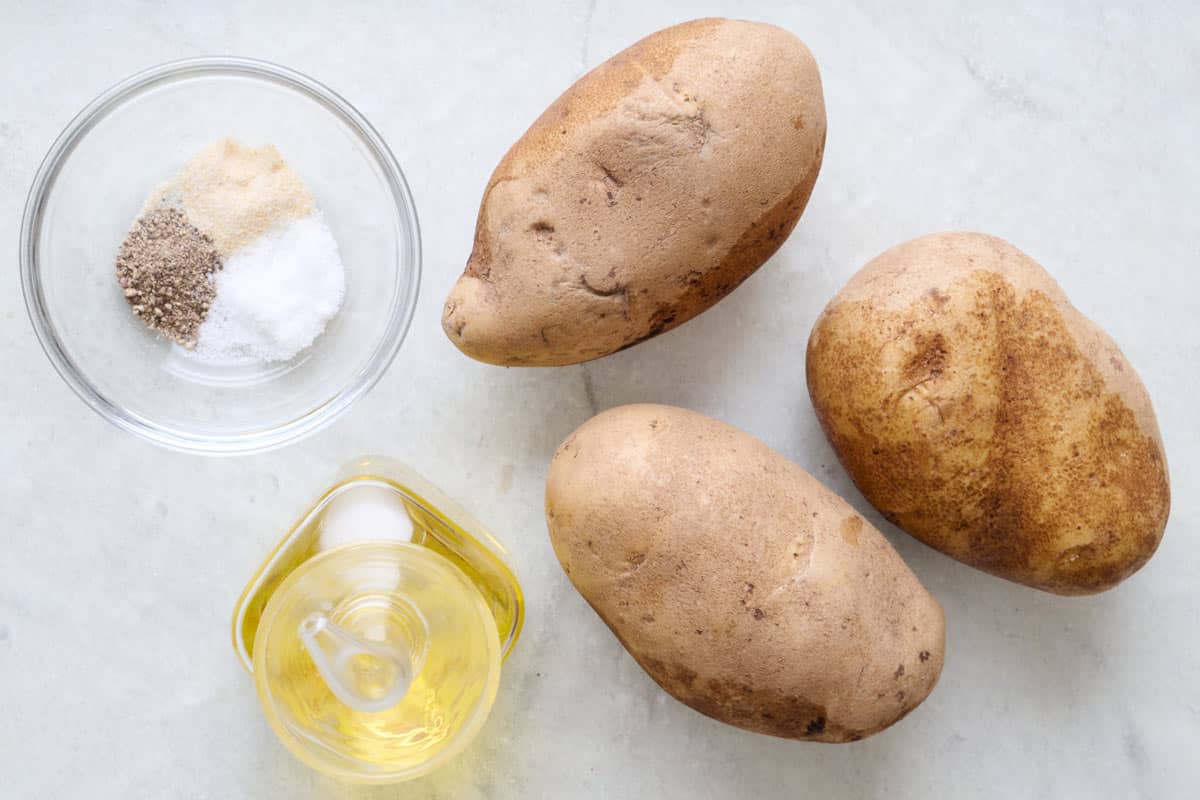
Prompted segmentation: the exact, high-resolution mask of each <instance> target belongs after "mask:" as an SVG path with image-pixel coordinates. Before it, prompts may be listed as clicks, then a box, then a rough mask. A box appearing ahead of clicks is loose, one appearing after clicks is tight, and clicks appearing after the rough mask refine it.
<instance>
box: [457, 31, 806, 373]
mask: <svg viewBox="0 0 1200 800" xmlns="http://www.w3.org/2000/svg"><path fill="white" fill-rule="evenodd" d="M824 147H825V105H824V100H823V97H822V93H821V79H820V76H819V74H818V72H817V65H816V62H815V61H814V60H813V57H812V55H811V54H810V53H809V51H808V49H807V48H806V47H805V46H804V44H803V43H802V42H801V41H800V40H799V39H797V38H796V37H795V36H793V35H792V34H791V33H788V32H787V31H784V30H782V29H780V28H777V27H774V26H772V25H765V24H761V23H754V22H742V21H737V20H727V19H702V20H695V21H692V22H687V23H684V24H681V25H676V26H673V27H671V28H667V29H665V30H662V31H659V32H657V33H654V34H652V35H650V36H648V37H647V38H645V39H643V40H642V41H640V42H638V43H637V44H634V45H633V46H632V47H630V48H628V49H627V50H624V51H623V52H621V53H618V54H617V55H616V56H614V57H613V58H611V59H609V60H608V61H606V62H604V63H603V64H601V65H599V66H598V67H596V69H594V70H592V71H591V72H590V73H588V74H587V75H585V76H584V77H583V78H581V79H580V80H579V81H578V82H577V83H576V84H575V85H573V86H572V87H571V88H569V89H568V90H567V91H566V92H565V93H564V94H563V95H562V96H561V97H559V98H558V100H556V101H555V102H554V103H553V104H552V105H551V106H550V107H549V108H548V109H547V110H546V111H545V113H543V114H542V116H541V117H540V118H538V120H537V121H536V122H534V123H533V126H532V127H531V128H530V129H529V130H528V131H527V132H526V133H525V135H524V136H522V137H521V139H520V140H518V141H517V143H516V144H514V145H513V147H512V148H511V149H510V150H509V151H508V153H507V154H506V155H505V156H504V158H503V160H502V161H501V162H500V164H499V166H498V167H497V168H496V170H495V172H494V173H493V174H492V177H491V180H490V181H489V182H488V184H487V188H486V190H485V191H484V195H483V201H482V203H481V205H480V209H479V219H478V222H477V225H476V229H475V243H474V248H473V250H472V253H471V256H470V259H469V261H468V262H467V266H466V270H465V271H464V273H463V275H462V277H461V278H460V279H459V281H458V283H457V285H456V286H455V287H454V289H453V291H452V292H451V293H450V296H449V298H448V299H447V301H446V305H445V309H444V311H443V315H442V326H443V328H444V329H445V331H446V334H447V336H449V338H450V340H451V341H452V342H454V344H455V345H456V346H457V347H458V348H459V349H460V350H462V351H463V352H464V353H466V354H467V355H468V356H470V357H472V358H475V359H478V360H480V361H484V362H488V363H492V364H500V365H505V366H548V365H561V364H575V363H579V362H582V361H587V360H590V359H594V358H599V357H601V356H604V355H608V354H610V353H613V352H616V351H617V350H621V349H623V348H626V347H630V346H632V345H634V344H636V343H638V342H640V341H643V340H645V339H648V338H650V337H652V336H655V335H657V334H659V333H661V332H663V331H667V330H670V329H671V328H674V327H676V326H678V325H680V324H682V323H683V322H685V321H687V320H688V319H691V318H692V317H694V316H696V315H697V314H699V313H700V312H702V311H704V310H705V309H707V308H709V307H710V306H712V305H714V304H715V303H716V302H717V301H719V300H720V299H721V298H723V297H724V296H725V295H727V294H728V293H729V292H731V291H733V289H735V288H736V287H737V286H738V285H739V284H740V283H741V282H742V281H743V280H745V279H746V278H747V277H749V275H750V274H751V273H752V272H754V270H756V269H757V268H758V267H759V266H760V265H762V263H763V262H764V261H766V260H767V259H768V258H769V257H770V256H771V255H772V254H773V253H774V252H775V251H776V250H777V249H778V248H779V246H780V245H781V244H782V243H783V241H784V239H786V238H787V236H788V234H790V233H791V231H792V228H793V227H794V226H795V224H796V221H797V220H798V219H799V218H800V214H801V213H802V212H803V210H804V207H805V205H806V203H807V202H808V197H809V195H810V194H811V192H812V188H813V184H814V182H815V181H816V178H817V173H818V171H819V170H820V166H821V158H822V155H823V153H824Z"/></svg>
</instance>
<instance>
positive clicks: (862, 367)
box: [807, 233, 1170, 594]
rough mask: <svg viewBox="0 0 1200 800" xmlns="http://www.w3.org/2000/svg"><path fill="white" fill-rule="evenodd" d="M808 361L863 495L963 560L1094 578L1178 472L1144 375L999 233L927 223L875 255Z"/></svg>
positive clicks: (1102, 583)
mask: <svg viewBox="0 0 1200 800" xmlns="http://www.w3.org/2000/svg"><path fill="white" fill-rule="evenodd" d="M807 373H808V388H809V393H810V395H811V397H812V402H813V407H814V408H815V409H816V412H817V415H818V417H819V418H820V421H821V425H822V427H823V428H824V430H825V433H826V434H827V435H828V437H829V440H830V442H831V443H832V444H833V448H834V450H835V451H836V452H837V455H838V458H839V459H840V460H841V462H842V464H843V465H844V466H845V468H846V470H847V472H849V473H850V477H851V478H853V479H854V482H855V483H856V484H857V485H858V487H859V489H861V490H862V493H863V494H864V495H865V496H866V498H867V500H869V501H870V502H871V503H872V504H873V505H874V506H875V507H876V508H878V509H879V510H880V511H881V512H882V513H883V515H884V516H885V517H886V518H887V519H889V520H890V521H892V522H894V523H895V524H896V525H898V526H900V527H901V528H903V529H904V530H906V531H908V532H909V533H911V534H912V535H913V536H915V537H917V538H918V539H920V540H921V541H923V542H925V543H926V544H928V545H930V546H932V547H935V548H937V549H938V550H941V551H942V552H944V553H947V554H948V555H951V556H953V557H954V558H957V559H958V560H960V561H963V562H965V563H967V564H971V565H973V566H975V567H978V568H979V569H982V570H986V571H987V572H990V573H993V574H995V575H998V576H1000V577H1003V578H1007V579H1009V580H1013V581H1017V582H1019V583H1023V584H1027V585H1029V586H1034V587H1037V588H1039V589H1044V590H1047V591H1050V592H1056V593H1060V594H1088V593H1093V592H1099V591H1102V590H1104V589H1108V588H1110V587H1112V586H1115V585H1116V584H1118V583H1120V582H1121V581H1122V580H1124V579H1125V578H1126V577H1128V576H1129V575H1130V574H1132V573H1133V572H1134V571H1136V570H1137V569H1138V568H1139V567H1141V566H1142V565H1143V564H1145V563H1146V561H1147V560H1148V559H1149V558H1150V556H1151V555H1152V554H1153V553H1154V551H1155V548H1157V547H1158V543H1159V540H1160V539H1161V537H1162V534H1163V528H1164V526H1165V525H1166V521H1167V513H1168V510H1169V507H1170V487H1169V483H1168V479H1167V463H1166V458H1165V456H1164V453H1163V444H1162V440H1161V438H1160V436H1159V431H1158V423H1157V422H1156V420H1155V416H1154V410H1153V408H1152V407H1151V405H1150V398H1149V396H1148V395H1147V393H1146V389H1145V387H1144V386H1143V385H1142V382H1141V380H1140V379H1139V378H1138V375H1137V373H1136V372H1135V371H1134V369H1133V367H1132V366H1130V364H1129V362H1128V361H1127V360H1126V359H1125V356H1124V355H1122V354H1121V351H1120V350H1119V349H1118V348H1117V345H1116V344H1115V343H1114V342H1113V341H1112V339H1110V338H1109V337H1108V335H1107V334H1105V333H1104V331H1102V330H1101V329H1100V328H1099V327H1098V326H1097V325H1096V324H1095V323H1093V322H1091V321H1090V320H1088V319H1087V318H1086V317H1084V316H1083V314H1081V313H1080V312H1079V311H1077V310H1076V309H1075V308H1074V307H1073V306H1072V305H1071V303H1070V302H1069V301H1068V300H1067V297H1066V295H1064V294H1063V292H1062V290H1061V289H1060V288H1059V286H1058V284H1057V283H1055V282H1054V280H1053V279H1052V278H1051V277H1050V276H1049V275H1048V274H1047V273H1046V271H1045V270H1044V269H1042V267H1041V266H1039V265H1038V264H1037V262H1035V261H1034V260H1033V259H1032V258H1030V257H1029V256H1027V255H1025V254H1024V253H1022V252H1021V251H1020V250H1018V249H1017V248H1015V247H1013V246H1012V245H1011V244H1009V243H1007V242H1005V241H1004V240H1002V239H998V238H996V237H993V236H985V235H983V234H978V233H943V234H935V235H932V236H925V237H923V238H920V239H916V240H914V241H911V242H908V243H906V244H902V245H899V246H897V247H893V248H892V249H890V250H888V251H887V252H885V253H884V254H883V255H881V256H879V257H878V258H876V259H875V260H873V261H871V262H870V263H869V264H867V265H866V266H865V267H863V268H862V270H860V271H859V272H858V274H857V275H855V276H854V277H853V278H852V279H851V280H850V282H849V283H848V284H847V285H846V286H845V288H843V289H842V290H841V292H840V293H838V295H837V296H836V297H834V298H833V300H832V301H831V302H830V303H829V305H828V307H826V309H825V311H824V312H823V313H822V314H821V316H820V318H819V319H818V320H817V322H816V325H815V326H814V327H813V330H812V335H811V337H810V338H809V343H808V362H807Z"/></svg>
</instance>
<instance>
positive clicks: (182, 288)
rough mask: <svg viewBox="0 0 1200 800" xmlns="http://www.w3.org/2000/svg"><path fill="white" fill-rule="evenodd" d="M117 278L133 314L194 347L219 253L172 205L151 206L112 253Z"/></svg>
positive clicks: (211, 291)
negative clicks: (114, 255)
mask: <svg viewBox="0 0 1200 800" xmlns="http://www.w3.org/2000/svg"><path fill="white" fill-rule="evenodd" d="M116 266H117V281H118V282H119V283H120V284H121V289H122V290H123V291H124V293H125V299H126V300H128V301H129V305H130V306H132V308H133V313H134V314H135V315H136V316H137V317H138V319H140V320H141V321H142V322H144V323H146V325H148V326H149V327H150V328H152V329H154V330H156V331H158V332H159V333H161V334H163V335H164V336H167V337H168V338H170V339H172V340H174V341H175V342H177V343H179V344H181V345H183V346H184V347H188V348H191V347H195V345H196V336H197V333H198V331H199V329H200V323H202V322H203V321H204V317H205V316H206V315H207V314H208V309H209V307H210V306H211V305H212V301H213V298H214V297H215V296H216V287H215V285H214V284H213V275H214V273H216V272H217V270H219V269H221V257H220V255H219V254H218V253H217V249H216V247H214V245H213V241H212V239H211V238H209V237H208V236H207V235H205V234H204V233H202V232H201V231H200V230H198V229H197V228H196V227H195V226H194V225H192V224H191V223H189V222H188V220H187V217H186V216H184V214H183V213H182V212H181V211H179V210H178V209H175V208H170V207H161V208H155V209H152V210H150V211H148V212H146V213H145V214H143V215H142V216H141V217H139V218H138V220H137V222H135V223H134V226H133V229H132V230H130V232H129V235H128V236H126V237H125V241H124V242H123V243H122V244H121V250H120V252H119V253H118V254H117V265H116Z"/></svg>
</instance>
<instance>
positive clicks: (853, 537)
mask: <svg viewBox="0 0 1200 800" xmlns="http://www.w3.org/2000/svg"><path fill="white" fill-rule="evenodd" d="M840 527H841V532H842V538H843V539H844V540H845V541H846V543H847V544H852V545H854V546H856V547H857V546H858V534H859V531H861V530H862V527H863V521H862V517H859V516H857V515H856V516H853V517H846V518H845V519H844V520H842V524H841V526H840Z"/></svg>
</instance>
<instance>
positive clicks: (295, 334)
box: [195, 212, 346, 361]
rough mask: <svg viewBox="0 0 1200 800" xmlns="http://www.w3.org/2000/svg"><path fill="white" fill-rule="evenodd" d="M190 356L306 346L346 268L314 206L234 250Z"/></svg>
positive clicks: (273, 356) (268, 353) (278, 355)
mask: <svg viewBox="0 0 1200 800" xmlns="http://www.w3.org/2000/svg"><path fill="white" fill-rule="evenodd" d="M215 282H216V289H217V295H216V298H215V299H214V300H213V303H212V307H211V308H210V309H209V311H208V316H207V317H206V318H205V320H204V323H203V324H202V325H201V326H200V332H199V335H198V338H197V341H196V349H195V354H196V355H197V356H198V357H199V358H202V359H204V360H206V361H235V360H244V359H247V358H249V359H255V360H258V361H287V360H289V359H291V358H293V357H294V356H295V355H296V354H297V353H299V352H300V351H302V350H304V349H305V348H306V347H308V346H309V345H311V344H312V343H313V341H314V340H315V339H316V338H317V337H318V336H320V335H321V332H322V331H324V330H325V325H326V324H327V323H328V322H329V320H330V319H331V318H332V317H333V315H334V314H336V313H337V311H338V309H339V308H340V307H341V305H342V297H343V296H344V295H345V291H346V269H345V267H344V266H343V265H342V259H341V256H340V255H339V253H338V246H337V242H336V241H335V240H334V238H333V234H332V233H331V232H330V230H329V227H328V226H327V225H326V224H325V220H324V219H323V218H322V217H321V214H320V213H319V212H315V213H313V214H311V215H310V216H307V217H301V218H299V219H291V220H288V221H286V222H281V223H278V224H276V225H275V226H274V227H273V228H271V229H270V230H269V231H267V233H265V234H263V235H262V236H260V237H258V238H257V239H254V240H253V241H251V242H250V243H249V244H247V245H245V246H243V247H241V248H239V249H237V250H235V251H234V252H233V253H232V254H230V255H229V257H228V258H226V259H225V267H224V269H222V270H221V271H220V272H218V273H217V275H216V279H215Z"/></svg>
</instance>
